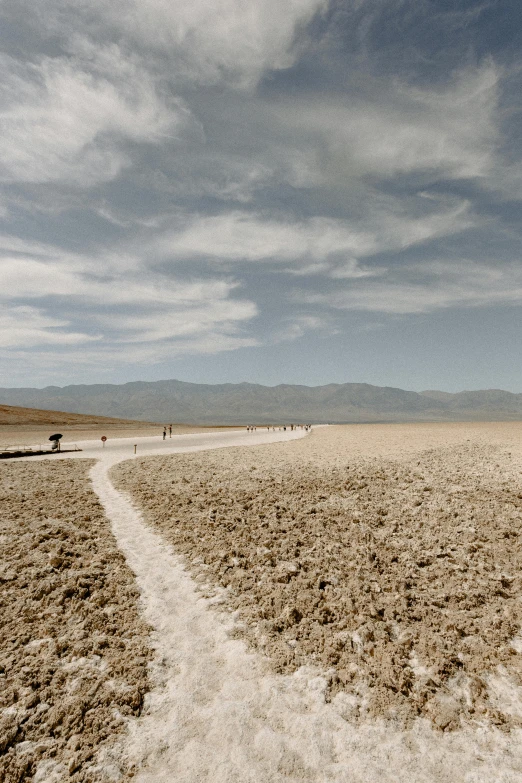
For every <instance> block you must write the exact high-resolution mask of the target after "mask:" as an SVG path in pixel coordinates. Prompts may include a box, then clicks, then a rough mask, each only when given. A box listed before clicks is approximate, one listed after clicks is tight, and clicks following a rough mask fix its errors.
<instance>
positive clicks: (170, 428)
mask: <svg viewBox="0 0 522 783" xmlns="http://www.w3.org/2000/svg"><path fill="white" fill-rule="evenodd" d="M169 438H172V424H169Z"/></svg>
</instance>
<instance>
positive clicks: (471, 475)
mask: <svg viewBox="0 0 522 783" xmlns="http://www.w3.org/2000/svg"><path fill="white" fill-rule="evenodd" d="M517 427H518V429H517ZM519 429H520V427H519V425H516V424H515V425H510V429H506V428H505V425H489V430H488V425H477V427H474V425H420V426H416V425H406V426H403V425H399V426H396V427H395V428H394V427H388V428H386V427H381V428H379V427H376V428H371V427H366V428H364V427H359V428H352V427H335V428H327V429H324V430H317V431H316V432H315V433H314V434H313V436H312V437H311V438H307V439H305V440H303V441H296V442H294V443H286V444H274V445H269V446H265V447H264V448H263V449H256V450H249V449H241V448H235V449H227V450H225V451H220V452H206V453H200V454H195V455H180V456H170V457H155V458H148V459H143V460H137V461H133V462H132V463H131V462H127V463H122V464H120V465H118V466H116V467H115V468H113V470H112V478H113V480H114V481H115V483H116V485H117V486H118V488H120V489H124V490H127V491H129V492H130V493H131V494H132V496H133V498H134V500H135V502H136V504H137V505H138V507H140V508H141V509H142V510H143V512H144V515H145V518H146V519H147V520H148V521H149V523H151V524H152V525H153V526H155V527H156V529H158V530H159V532H160V533H161V534H162V535H163V536H164V538H165V539H166V540H168V541H169V542H170V543H172V544H173V546H174V547H175V550H176V551H178V552H180V553H182V554H184V555H185V557H186V562H187V564H188V567H189V568H190V569H191V570H192V572H193V573H194V574H195V575H196V576H197V578H198V579H199V580H204V581H205V582H207V583H208V584H209V585H210V586H214V587H216V586H220V587H221V588H225V589H226V597H227V603H228V606H229V608H232V609H235V610H239V615H240V617H241V619H242V626H241V625H240V626H238V628H239V632H240V633H241V635H242V636H243V637H244V638H246V639H247V640H248V641H249V643H250V644H251V645H253V646H254V647H256V648H257V649H261V650H263V651H264V652H265V653H266V654H267V655H268V657H269V660H270V662H271V664H272V666H273V667H274V669H275V670H276V671H277V672H284V673H289V672H292V671H295V670H296V669H297V668H299V667H300V666H303V665H306V664H310V663H312V664H314V665H318V666H320V667H322V668H323V670H325V671H326V672H328V677H329V684H330V685H329V691H328V698H332V697H333V696H334V695H335V694H336V693H337V692H338V691H344V692H346V693H348V694H351V696H353V699H352V701H351V704H352V706H353V709H352V712H351V714H350V716H347V717H349V718H350V719H353V720H358V719H360V718H363V717H367V716H382V717H388V718H393V719H394V720H395V721H398V722H399V723H400V724H402V725H409V724H410V723H411V722H412V720H413V719H415V718H417V717H424V718H427V719H429V720H430V721H431V722H432V724H433V726H434V727H436V728H438V729H441V730H445V731H450V730H452V729H455V728H458V727H459V726H461V725H463V724H465V723H470V722H471V723H475V724H476V723H477V722H478V723H493V724H495V725H496V726H498V727H500V728H503V729H505V730H509V729H510V728H513V727H520V726H521V725H522V722H521V718H522V714H521V713H520V710H519V709H518V708H514V707H509V705H508V706H506V703H505V699H504V700H503V699H502V698H501V697H500V696H499V697H498V698H496V697H495V682H497V683H498V678H499V677H504V678H507V681H508V682H512V683H513V684H514V685H522V655H521V652H522V644H521V643H520V640H519V643H518V644H517V640H516V636H517V634H518V633H519V632H520V628H521V626H522V602H521V600H520V596H521V595H522V590H521V588H522V583H521V566H522V547H521V539H520V536H521V534H522V487H521V482H520V465H518V467H517V466H516V465H515V463H514V460H513V459H512V457H511V454H510V453H508V451H507V450H506V447H505V444H506V443H507V442H508V441H509V439H511V440H512V441H513V443H515V444H516V441H517V437H518V436H519ZM361 433H363V434H364V438H365V439H366V440H363V439H361ZM503 443H504V446H503V445H501V444H503ZM448 444H451V447H450V448H448ZM430 445H431V448H426V446H430ZM369 454H373V455H374V456H371V457H370V456H369ZM517 649H518V652H517ZM497 690H498V689H497ZM497 696H498V694H497Z"/></svg>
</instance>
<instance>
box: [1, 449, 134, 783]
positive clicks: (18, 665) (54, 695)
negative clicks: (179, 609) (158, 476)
mask: <svg viewBox="0 0 522 783" xmlns="http://www.w3.org/2000/svg"><path fill="white" fill-rule="evenodd" d="M92 464H93V463H92V462H91V461H87V460H82V461H79V460H78V461H71V460H69V461H63V462H58V461H56V462H51V461H46V462H22V463H16V464H13V463H8V464H2V465H1V466H0V502H1V507H2V514H1V517H0V525H1V527H0V615H1V623H0V780H2V781H4V780H5V781H6V783H19V781H26V780H32V779H33V776H35V775H36V777H34V780H44V779H45V780H50V779H53V780H54V779H55V778H54V777H53V775H55V776H56V779H60V780H61V779H63V777H64V776H65V777H66V778H67V779H69V780H71V781H74V782H75V783H80V782H82V783H88V781H92V782H93V783H94V782H95V781H96V783H99V782H100V781H102V780H103V779H104V778H103V774H102V773H101V772H100V771H99V770H97V769H96V763H95V754H96V752H97V751H99V750H100V748H101V749H103V746H104V742H105V741H106V740H107V739H108V738H109V737H111V738H114V735H115V734H117V732H118V731H119V730H120V729H122V728H123V725H124V722H125V718H126V716H130V715H137V714H139V713H140V710H141V705H142V701H143V696H144V693H145V692H146V690H147V663H148V660H149V656H150V652H149V648H148V645H147V635H148V628H147V626H146V625H145V624H144V623H143V621H142V620H141V619H140V617H139V613H138V603H137V590H136V588H135V586H134V582H133V575H132V573H131V571H130V570H129V568H128V567H127V566H126V564H125V561H124V558H123V556H122V555H121V554H120V552H119V551H118V550H117V548H116V543H115V540H114V538H113V536H112V534H111V532H110V528H109V523H108V521H107V519H106V518H105V516H104V515H103V511H102V508H101V506H100V505H99V503H98V501H97V499H96V496H95V495H94V493H93V492H92V490H91V489H90V486H89V482H88V479H87V473H88V470H89V468H90V467H91V466H92ZM125 774H126V771H125V770H123V775H124V776H125Z"/></svg>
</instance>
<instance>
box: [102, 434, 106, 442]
mask: <svg viewBox="0 0 522 783" xmlns="http://www.w3.org/2000/svg"><path fill="white" fill-rule="evenodd" d="M101 439H102V441H103V442H104V443H105V441H106V440H107V436H106V435H102V438H101Z"/></svg>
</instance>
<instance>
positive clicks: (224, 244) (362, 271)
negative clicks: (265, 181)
mask: <svg viewBox="0 0 522 783" xmlns="http://www.w3.org/2000/svg"><path fill="white" fill-rule="evenodd" d="M437 206H438V211H437V212H435V213H434V214H429V215H425V216H422V217H419V218H414V217H410V216H409V215H408V214H393V212H391V211H385V210H382V209H381V208H375V206H373V207H372V206H370V207H369V214H368V215H367V216H366V217H365V218H363V219H361V220H360V221H353V222H352V221H349V220H339V219H332V218H322V217H321V218H319V217H317V218H310V219H308V220H302V221H297V220H293V221H288V220H287V221H284V220H275V219H271V218H265V217H264V216H262V215H258V214H254V213H247V212H239V211H233V212H229V213H225V214H222V215H218V216H212V217H203V216H202V217H196V218H193V219H192V220H191V221H189V223H188V225H187V226H186V227H184V228H181V229H180V230H178V231H172V232H165V233H164V234H163V236H161V237H159V238H158V239H157V240H156V241H155V248H156V250H157V251H158V252H160V253H162V254H163V255H164V256H165V257H166V258H167V257H170V258H182V259H187V258H197V257H201V258H208V259H216V260H222V261H225V262H226V261H230V262H239V261H247V262H254V261H275V262H277V263H278V264H287V263H295V264H297V266H296V268H295V269H294V270H292V271H294V272H296V273H301V274H316V273H321V272H327V271H328V270H329V269H330V268H331V267H332V265H334V269H335V270H336V271H334V276H336V277H365V276H368V275H372V274H375V273H376V272H375V270H373V271H372V270H370V269H366V268H363V267H361V266H359V264H358V262H357V260H356V258H357V256H359V257H368V256H371V255H373V254H375V253H379V252H382V251H385V250H399V249H403V248H407V247H411V246H412V245H416V244H420V243H422V242H425V241H427V240H429V239H432V238H435V237H439V236H446V235H448V234H452V233H455V232H458V231H462V230H463V229H465V228H468V227H469V226H471V225H473V218H472V217H471V216H470V215H469V204H468V202H466V201H458V200H453V201H452V203H451V204H450V205H449V206H447V205H444V207H443V209H441V208H440V206H439V205H437Z"/></svg>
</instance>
